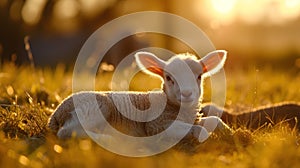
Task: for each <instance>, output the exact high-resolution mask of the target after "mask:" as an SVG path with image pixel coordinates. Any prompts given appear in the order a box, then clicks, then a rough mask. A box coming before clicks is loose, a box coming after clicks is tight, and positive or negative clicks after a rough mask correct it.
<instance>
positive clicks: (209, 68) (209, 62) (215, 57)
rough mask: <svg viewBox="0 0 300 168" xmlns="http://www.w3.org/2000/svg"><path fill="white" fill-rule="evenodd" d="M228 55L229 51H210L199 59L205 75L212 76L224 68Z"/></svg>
mask: <svg viewBox="0 0 300 168" xmlns="http://www.w3.org/2000/svg"><path fill="white" fill-rule="evenodd" d="M226 57H227V51H225V50H216V51H213V52H210V53H208V54H207V55H206V56H205V57H203V58H202V59H200V60H199V63H200V64H201V66H202V71H203V74H205V76H210V75H213V74H215V73H217V72H218V71H220V69H222V67H223V66H224V64H225V60H226Z"/></svg>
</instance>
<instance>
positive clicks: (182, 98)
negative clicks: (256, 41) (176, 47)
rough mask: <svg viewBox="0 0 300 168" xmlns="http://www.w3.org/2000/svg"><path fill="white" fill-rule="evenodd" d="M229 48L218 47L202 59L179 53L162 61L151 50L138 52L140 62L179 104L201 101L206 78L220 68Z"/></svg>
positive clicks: (172, 99)
mask: <svg viewBox="0 0 300 168" xmlns="http://www.w3.org/2000/svg"><path fill="white" fill-rule="evenodd" d="M226 54H227V52H226V51H224V50H216V51H213V52H210V53H209V54H207V55H206V56H205V57H203V58H202V59H197V57H196V56H194V55H192V54H178V55H175V56H174V57H172V58H171V59H170V60H168V61H163V60H161V59H159V58H158V57H156V56H155V55H154V54H152V53H149V52H138V53H136V54H135V58H136V61H137V64H138V66H139V67H140V68H141V69H142V70H143V71H144V72H146V73H149V74H151V75H156V76H159V77H160V78H161V79H162V80H163V81H164V83H163V89H164V91H165V93H166V95H167V98H168V101H170V102H172V103H175V104H177V105H180V104H184V105H198V104H199V101H200V100H201V99H202V95H203V87H202V83H203V79H204V78H205V77H208V76H211V75H213V74H214V73H216V72H218V71H219V70H220V69H221V68H222V67H223V65H224V63H225V60H226Z"/></svg>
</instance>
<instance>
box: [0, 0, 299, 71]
mask: <svg viewBox="0 0 300 168" xmlns="http://www.w3.org/2000/svg"><path fill="white" fill-rule="evenodd" d="M145 10H157V11H165V12H170V13H173V14H176V15H179V16H182V17H184V18H186V19H188V20H190V21H192V22H193V23H195V24H196V25H197V26H198V27H199V28H201V29H202V30H203V31H204V32H205V33H206V34H207V35H208V37H209V38H210V39H211V41H212V42H213V44H214V45H215V47H216V48H217V49H226V50H228V51H229V55H230V57H229V62H230V64H231V65H230V67H235V66H247V65H249V64H255V66H257V67H259V66H265V65H266V64H270V65H272V66H273V67H275V68H282V69H288V70H291V71H294V72H295V71H298V72H299V70H300V0H201V1H199V0H188V1H182V0H151V1H141V0H0V56H1V60H0V61H1V64H3V62H5V61H15V62H17V63H19V64H25V63H28V62H29V56H28V52H27V51H26V47H25V45H24V40H25V41H26V40H29V44H30V48H31V51H32V55H33V60H34V63H35V64H36V65H37V66H42V67H43V66H56V65H57V64H60V63H63V64H67V65H71V66H72V65H73V64H74V62H75V60H76V57H77V55H78V52H79V51H80V48H81V47H82V45H83V44H84V42H85V41H86V39H87V38H88V37H89V36H90V35H91V34H92V33H93V32H94V31H95V30H97V29H98V28H99V27H100V26H101V25H103V24H105V23H107V22H109V21H111V20H112V19H114V18H117V17H119V16H122V15H125V14H129V13H132V12H138V11H145ZM165 26H166V27H167V28H168V25H165ZM170 29H171V28H170ZM124 31H135V30H124ZM119 33H123V32H119ZM195 38H196V37H195ZM150 46H156V47H163V48H166V49H170V50H172V51H174V52H186V51H187V50H189V49H188V47H187V46H185V45H184V44H182V43H181V42H180V41H177V40H176V39H173V38H170V37H167V36H164V35H158V34H147V35H139V34H137V35H135V36H130V37H128V38H125V39H123V40H121V41H120V42H119V43H117V44H116V45H115V46H113V47H112V48H111V49H110V51H109V52H108V53H107V54H106V56H105V58H104V62H107V63H108V64H111V65H113V66H116V65H117V64H118V63H119V61H120V60H121V59H122V58H123V57H125V56H126V55H127V54H129V53H131V52H133V51H135V50H137V49H140V48H143V47H150ZM27 49H28V46H27ZM1 64H0V65H1Z"/></svg>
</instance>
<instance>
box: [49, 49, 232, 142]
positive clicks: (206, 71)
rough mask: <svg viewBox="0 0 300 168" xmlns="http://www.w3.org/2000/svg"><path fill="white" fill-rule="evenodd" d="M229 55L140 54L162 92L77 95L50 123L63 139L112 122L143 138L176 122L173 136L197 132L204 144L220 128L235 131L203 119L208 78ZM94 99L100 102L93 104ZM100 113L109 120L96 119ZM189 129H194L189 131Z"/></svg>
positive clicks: (216, 120)
mask: <svg viewBox="0 0 300 168" xmlns="http://www.w3.org/2000/svg"><path fill="white" fill-rule="evenodd" d="M226 55H227V52H226V51H224V50H216V51H213V52H211V53H209V54H207V55H206V56H205V57H204V58H202V59H197V58H196V57H195V56H193V55H191V54H179V55H175V56H174V57H172V58H171V59H170V60H168V61H163V60H161V59H159V58H158V57H156V56H155V55H154V54H152V53H149V52H138V53H136V54H135V58H136V62H137V65H138V66H139V67H140V69H142V70H143V71H144V72H146V73H148V74H150V75H156V76H159V77H160V78H161V79H162V80H163V88H162V90H161V91H150V92H94V91H93V92H92V91H90V92H88V91H84V92H79V93H75V94H73V95H71V96H69V97H68V98H66V99H65V100H64V101H63V102H62V103H61V104H60V105H59V106H58V107H57V109H56V110H55V112H54V113H53V114H52V116H51V118H50V120H49V123H48V126H49V128H50V129H52V130H53V131H54V132H55V133H57V136H58V137H59V138H70V137H72V136H76V137H86V136H87V133H86V132H85V130H84V129H83V127H82V125H81V124H84V125H85V128H89V129H94V130H98V131H100V132H101V130H103V129H105V127H106V126H107V125H106V124H107V123H109V124H110V125H112V126H113V127H115V128H117V129H118V130H120V131H121V132H124V133H126V134H128V135H132V136H138V137H143V136H151V135H155V134H158V133H160V132H162V131H164V130H165V129H167V128H168V127H169V126H170V125H171V124H174V125H175V127H174V128H176V130H175V131H171V132H170V133H169V134H168V136H169V137H170V138H177V137H183V136H191V137H195V138H197V139H198V140H199V142H203V141H204V140H206V139H207V137H208V136H209V134H210V133H211V132H213V130H214V129H215V128H216V129H218V131H221V132H224V133H232V130H231V129H230V128H229V127H228V126H227V125H226V124H225V123H224V122H222V120H221V119H220V118H219V117H216V116H209V117H202V118H200V113H199V112H200V105H201V101H202V96H203V87H202V83H203V79H204V78H205V77H208V76H210V75H213V74H215V73H216V72H218V71H219V70H220V69H221V68H222V67H223V65H224V63H225V60H226ZM75 98H76V99H77V103H76V104H75V103H74V99H75ZM93 98H96V101H97V103H92V101H93ZM164 105H165V106H164ZM99 111H101V113H102V115H103V116H104V118H105V120H106V121H103V120H96V119H95V118H96V117H94V116H96V115H99V114H98V113H99ZM145 111H147V113H144V112H145ZM181 111H183V112H184V113H180V112H181ZM78 116H80V117H86V120H84V122H85V123H81V122H79V120H80V119H78ZM174 125H173V126H174ZM187 128H191V129H190V131H189V132H188V133H187V132H186V129H187ZM186 133H187V135H186Z"/></svg>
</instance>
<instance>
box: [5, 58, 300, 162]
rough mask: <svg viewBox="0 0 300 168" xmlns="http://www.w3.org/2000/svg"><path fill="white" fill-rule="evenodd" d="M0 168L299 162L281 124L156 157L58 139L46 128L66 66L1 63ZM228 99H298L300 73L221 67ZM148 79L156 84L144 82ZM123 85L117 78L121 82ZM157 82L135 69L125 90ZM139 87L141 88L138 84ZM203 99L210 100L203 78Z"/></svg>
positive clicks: (231, 105)
mask: <svg viewBox="0 0 300 168" xmlns="http://www.w3.org/2000/svg"><path fill="white" fill-rule="evenodd" d="M0 68H1V70H0V129H1V132H0V167H66V166H68V167H131V168H133V167H211V168H212V167H299V165H300V148H299V145H300V136H299V133H298V132H297V131H296V130H294V129H292V128H288V127H287V126H286V125H284V124H277V125H276V126H275V127H266V128H261V129H258V130H255V131H254V132H249V131H248V130H246V129H244V128H239V129H237V130H238V131H237V133H236V134H235V135H234V136H233V137H218V136H215V137H211V138H210V139H208V140H207V141H206V142H204V143H203V144H200V145H199V144H197V145H195V146H193V145H192V144H191V146H183V147H180V146H179V147H177V148H174V149H170V150H168V151H166V152H164V153H161V154H159V155H155V156H151V157H145V158H129V157H124V156H119V155H116V154H113V153H110V152H108V151H106V150H104V149H103V148H101V147H100V146H98V145H97V144H96V143H94V142H93V141H92V140H89V139H84V140H76V139H72V140H67V141H62V140H58V139H57V138H56V137H55V136H54V135H52V134H51V133H49V132H48V131H47V129H46V123H47V120H48V117H49V115H50V114H51V113H52V112H53V110H54V109H55V107H56V106H57V105H58V104H59V103H60V102H61V101H62V100H63V99H64V98H65V97H66V96H68V95H69V94H70V93H71V92H72V71H71V70H67V69H71V68H66V67H65V66H64V65H58V66H57V67H56V68H33V67H31V66H26V65H24V66H15V65H14V63H11V62H9V63H5V64H3V65H1V67H0ZM225 72H226V80H227V99H226V104H225V107H226V108H228V109H230V110H232V111H240V110H251V109H252V108H254V107H258V106H261V105H269V104H272V103H277V102H282V101H295V102H300V96H299V95H300V88H299V83H300V73H299V69H298V70H295V69H294V70H291V69H289V70H286V69H285V68H276V67H275V66H262V67H259V68H258V67H256V66H252V67H251V66H247V67H243V68H242V67H238V66H234V67H233V68H232V67H230V66H226V68H225ZM111 76H112V72H101V73H99V74H98V76H97V80H96V89H97V90H109V89H110V82H109V81H110V79H111ZM149 80H153V81H154V82H152V83H149ZM120 83H121V82H120ZM159 85H160V83H159V81H158V80H157V79H152V78H150V77H148V76H146V75H144V74H138V75H137V76H136V77H135V78H134V81H133V82H132V83H131V86H130V89H131V90H150V89H152V88H155V87H158V86H159ZM141 86H142V87H141ZM205 89H207V91H206V92H205V101H209V96H210V88H209V80H207V81H206V85H205Z"/></svg>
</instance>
